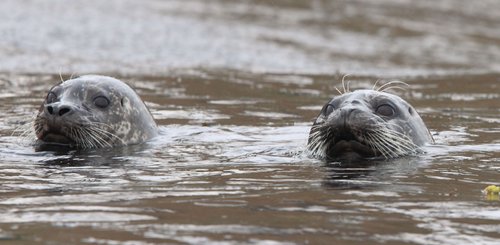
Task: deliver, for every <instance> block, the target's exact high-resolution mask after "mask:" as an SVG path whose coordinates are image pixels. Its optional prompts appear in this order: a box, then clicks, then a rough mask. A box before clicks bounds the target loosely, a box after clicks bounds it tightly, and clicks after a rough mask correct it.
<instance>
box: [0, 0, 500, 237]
mask: <svg viewBox="0 0 500 245" xmlns="http://www.w3.org/2000/svg"><path fill="white" fill-rule="evenodd" d="M458 2H459V3H457V1H439V2H436V3H434V2H433V3H432V4H431V3H430V2H429V3H424V2H417V1H413V2H410V1H408V2H404V1H390V0H388V1H377V3H374V2H372V1H366V2H365V1H310V2H307V3H302V2H301V1H272V2H268V1H211V3H210V4H207V3H205V2H204V1H137V2H135V1H125V0H123V1H72V2H71V3H69V2H65V1H4V2H2V3H1V4H0V5H1V6H2V8H0V14H1V15H2V16H3V17H5V21H2V22H1V23H0V32H1V33H2V36H1V37H0V44H2V46H1V47H0V54H2V57H4V58H3V59H0V70H1V71H3V72H2V73H1V74H0V89H1V93H0V113H1V114H0V115H1V117H2V120H1V121H0V186H1V188H0V239H1V241H2V244H3V243H6V244H32V243H41V244H377V243H383V244H498V243H500V235H499V234H500V209H499V207H500V202H499V199H498V196H485V195H484V194H482V193H481V190H482V189H483V188H485V187H486V186H487V185H490V184H497V185H498V184H500V153H499V152H500V126H499V125H500V116H499V115H500V103H499V102H498V101H499V99H500V76H499V74H500V71H499V66H498V65H499V64H500V59H499V58H498V57H500V48H499V47H500V46H499V45H500V33H499V30H500V13H499V12H498V11H494V9H500V4H498V3H497V2H496V1H480V2H468V1H458ZM117 37H118V38H117ZM59 71H61V73H62V74H61V76H62V77H63V78H65V79H67V78H69V77H70V76H71V75H72V73H77V74H85V73H89V72H92V73H100V74H107V75H113V76H117V77H119V78H120V79H122V80H125V81H127V82H129V83H130V84H131V85H133V86H134V87H135V88H136V90H137V91H138V93H139V94H140V95H141V97H142V98H143V99H144V100H145V101H146V102H147V104H148V106H149V107H150V109H151V111H152V113H153V114H154V116H155V118H156V119H157V122H158V123H159V124H160V125H161V135H160V136H159V137H157V138H155V139H154V140H152V141H151V142H148V143H146V144H142V145H138V146H131V147H124V148H116V149H104V150H91V151H72V152H57V151H56V152H54V151H41V152H36V151H35V150H34V149H33V147H32V146H30V145H29V144H27V141H28V140H27V139H26V138H23V137H21V136H19V131H16V129H23V128H26V127H25V126H23V125H25V124H27V123H29V122H30V121H31V118H32V117H33V116H34V115H35V113H36V111H37V109H38V106H39V104H40V102H41V101H42V98H43V97H44V95H45V93H46V91H47V90H48V88H49V87H50V86H51V85H53V84H54V83H56V82H57V81H59V79H60V78H59V74H58V73H59ZM346 73H349V74H351V76H349V77H348V80H349V81H351V86H352V87H353V88H366V87H371V85H373V83H374V82H375V81H376V80H377V79H380V78H383V79H399V80H404V81H406V82H408V83H409V84H410V85H411V89H409V90H407V91H406V92H400V93H399V95H401V96H402V97H403V98H405V99H407V100H408V101H410V103H411V104H412V105H414V106H415V108H416V109H417V110H418V111H419V112H420V114H421V116H422V117H423V119H424V121H425V122H426V123H427V126H428V127H429V129H430V130H431V131H432V133H433V134H434V137H435V140H436V144H435V145H432V146H427V147H425V150H426V152H427V153H426V154H424V155H421V156H417V157H407V158H400V159H395V160H387V161H381V162H372V163H371V164H369V165H368V166H365V167H362V168H361V167H359V168H345V167H343V166H342V165H339V164H325V163H323V162H321V161H317V160H314V159H311V158H309V157H308V155H307V154H306V153H305V152H304V149H305V145H306V141H307V135H308V131H309V128H310V126H311V124H312V123H311V122H312V120H313V119H314V118H315V116H316V115H317V113H318V112H319V110H320V109H321V107H322V105H323V103H325V102H326V101H327V100H329V99H330V97H331V96H333V95H335V93H336V92H335V89H334V87H341V84H340V81H341V78H342V75H343V74H346Z"/></svg>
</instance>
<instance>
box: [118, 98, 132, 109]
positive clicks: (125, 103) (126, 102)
mask: <svg viewBox="0 0 500 245" xmlns="http://www.w3.org/2000/svg"><path fill="white" fill-rule="evenodd" d="M129 103H130V101H129V100H128V98H127V97H123V98H122V99H121V100H120V105H121V106H122V107H125V106H126V105H128V104H129Z"/></svg>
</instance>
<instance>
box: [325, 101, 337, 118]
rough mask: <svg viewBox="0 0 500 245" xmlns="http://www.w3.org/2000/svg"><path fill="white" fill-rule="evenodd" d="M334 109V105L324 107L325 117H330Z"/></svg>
mask: <svg viewBox="0 0 500 245" xmlns="http://www.w3.org/2000/svg"><path fill="white" fill-rule="evenodd" d="M334 109H335V107H333V105H332V104H326V105H325V106H324V107H323V109H322V111H323V115H325V116H328V115H330V113H332V112H333V110H334Z"/></svg>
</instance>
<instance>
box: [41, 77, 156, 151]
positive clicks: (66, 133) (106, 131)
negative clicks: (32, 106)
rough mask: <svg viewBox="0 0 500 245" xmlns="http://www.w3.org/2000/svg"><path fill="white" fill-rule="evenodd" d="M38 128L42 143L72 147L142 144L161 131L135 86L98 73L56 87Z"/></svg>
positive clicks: (42, 110) (50, 94) (45, 104)
mask: <svg viewBox="0 0 500 245" xmlns="http://www.w3.org/2000/svg"><path fill="white" fill-rule="evenodd" d="M34 127H35V133H36V136H37V138H38V140H39V141H40V143H42V144H43V143H46V144H62V145H66V146H70V147H72V148H102V147H114V146H120V145H129V144H138V143H141V142H144V141H146V140H148V139H151V138H152V137H154V136H156V135H157V134H158V128H157V125H156V123H155V121H154V119H153V116H152V115H151V113H150V112H149V110H148V108H147V107H146V105H145V104H144V102H143V101H142V100H141V99H140V97H139V96H138V95H137V94H136V92H135V91H134V90H133V89H132V88H131V87H129V86H128V85H127V84H125V83H124V82H122V81H120V80H118V79H115V78H112V77H107V76H97V75H87V76H82V77H78V78H75V79H71V80H67V81H64V82H62V83H60V84H57V85H56V86H54V87H52V88H51V89H50V91H49V92H48V94H47V97H46V99H45V101H44V103H43V104H42V105H41V107H40V110H39V112H38V115H37V117H36V119H35V123H34Z"/></svg>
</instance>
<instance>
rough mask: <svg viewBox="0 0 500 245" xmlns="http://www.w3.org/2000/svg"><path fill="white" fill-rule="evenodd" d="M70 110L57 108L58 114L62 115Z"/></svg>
mask: <svg viewBox="0 0 500 245" xmlns="http://www.w3.org/2000/svg"><path fill="white" fill-rule="evenodd" d="M70 111H71V109H69V108H61V109H60V110H59V116H62V115H64V114H66V113H68V112H70Z"/></svg>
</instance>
